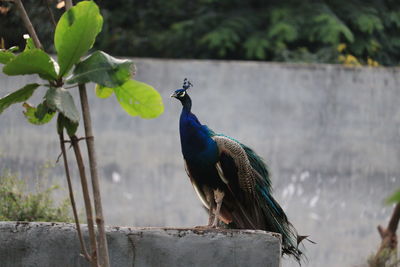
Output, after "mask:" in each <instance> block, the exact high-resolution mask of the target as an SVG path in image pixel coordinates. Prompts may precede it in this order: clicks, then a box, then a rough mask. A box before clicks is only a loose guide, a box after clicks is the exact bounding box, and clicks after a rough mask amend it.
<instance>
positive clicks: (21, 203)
mask: <svg viewBox="0 0 400 267" xmlns="http://www.w3.org/2000/svg"><path fill="white" fill-rule="evenodd" d="M56 189H58V187H57V186H51V187H49V188H45V189H41V188H37V189H36V190H34V191H33V192H29V191H28V189H27V186H26V184H25V182H24V181H22V180H20V179H18V177H17V176H16V175H14V174H11V173H10V172H8V171H3V173H2V174H1V175H0V221H29V222H30V221H41V222H72V221H73V220H72V218H71V217H70V203H69V200H68V199H65V200H64V201H62V202H61V203H59V204H56V203H55V202H54V200H53V198H52V193H53V192H54V190H56Z"/></svg>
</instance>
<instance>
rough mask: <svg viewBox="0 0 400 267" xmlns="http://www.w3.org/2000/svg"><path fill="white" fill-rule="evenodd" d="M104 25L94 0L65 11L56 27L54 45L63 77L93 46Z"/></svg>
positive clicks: (80, 3)
mask: <svg viewBox="0 0 400 267" xmlns="http://www.w3.org/2000/svg"><path fill="white" fill-rule="evenodd" d="M102 26H103V17H102V16H101V15H100V11H99V7H98V6H97V5H96V4H95V2H94V1H82V2H79V3H78V4H77V5H76V6H74V7H72V8H71V9H69V10H68V11H67V12H65V13H64V14H63V15H62V16H61V18H60V20H59V22H58V24H57V27H56V32H55V34H54V45H55V48H56V51H57V56H58V63H59V64H60V73H59V76H60V77H62V76H64V75H65V74H66V73H68V71H69V70H70V69H71V68H72V66H73V65H74V64H75V63H76V62H78V61H79V59H80V58H81V57H82V56H83V55H85V54H86V52H87V51H88V50H89V49H90V48H91V47H92V46H93V44H94V42H95V40H96V36H97V34H98V33H99V32H100V31H101V28H102Z"/></svg>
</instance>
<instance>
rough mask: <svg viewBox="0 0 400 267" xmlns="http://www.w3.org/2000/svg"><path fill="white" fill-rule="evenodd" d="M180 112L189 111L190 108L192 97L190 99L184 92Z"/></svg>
mask: <svg viewBox="0 0 400 267" xmlns="http://www.w3.org/2000/svg"><path fill="white" fill-rule="evenodd" d="M181 103H182V112H185V113H190V111H191V109H192V99H190V97H189V95H188V94H186V95H185V96H184V97H183V98H182V99H181Z"/></svg>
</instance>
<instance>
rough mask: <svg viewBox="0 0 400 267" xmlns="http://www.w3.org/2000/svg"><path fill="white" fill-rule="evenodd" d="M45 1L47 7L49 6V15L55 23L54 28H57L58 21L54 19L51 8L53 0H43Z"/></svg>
mask: <svg viewBox="0 0 400 267" xmlns="http://www.w3.org/2000/svg"><path fill="white" fill-rule="evenodd" d="M43 1H45V2H46V8H47V11H48V12H49V16H50V19H51V22H52V23H53V26H54V28H56V26H57V22H56V20H55V19H54V14H53V11H52V10H51V8H50V2H51V0H43Z"/></svg>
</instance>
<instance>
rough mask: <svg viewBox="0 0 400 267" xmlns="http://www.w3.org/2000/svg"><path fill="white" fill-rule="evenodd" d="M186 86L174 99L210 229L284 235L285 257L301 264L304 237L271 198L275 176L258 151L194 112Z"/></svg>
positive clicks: (184, 147)
mask: <svg viewBox="0 0 400 267" xmlns="http://www.w3.org/2000/svg"><path fill="white" fill-rule="evenodd" d="M192 86H193V85H192V83H191V82H190V81H188V80H187V79H185V80H184V82H183V86H182V88H181V89H178V90H176V91H175V92H174V93H173V94H172V95H171V97H174V98H176V99H178V100H179V101H180V102H181V103H182V112H181V115H180V120H179V131H180V141H181V149H182V154H183V158H184V163H185V169H186V172H187V175H188V176H189V178H190V181H191V183H192V185H193V187H194V190H195V192H196V193H197V195H198V197H199V198H200V200H201V202H202V203H203V205H204V206H205V207H206V208H207V210H208V213H209V217H208V225H207V226H208V227H212V228H217V227H218V226H219V225H221V224H224V225H227V227H228V228H235V229H261V230H266V231H271V232H276V233H280V234H281V236H282V253H283V254H287V255H290V256H293V257H294V258H295V259H296V260H297V261H299V262H300V258H301V256H302V252H301V250H300V249H299V248H298V244H299V242H301V240H302V239H304V238H305V237H304V236H299V235H298V234H297V232H296V230H295V228H294V227H293V226H292V224H291V223H290V222H289V220H288V218H287V216H286V214H285V212H284V211H283V209H282V208H281V207H280V205H279V204H278V203H277V201H276V200H275V199H274V198H273V197H272V194H271V193H272V188H271V181H270V174H269V171H268V168H267V166H266V164H265V163H264V161H263V159H262V158H261V157H260V156H258V155H257V154H256V153H255V152H254V150H252V149H251V148H249V147H248V146H246V145H244V144H242V143H241V142H239V141H237V140H236V139H234V138H232V137H229V136H227V135H223V134H218V133H215V132H214V131H213V130H211V129H210V128H208V127H207V126H206V125H203V124H201V123H200V121H199V120H198V119H197V117H196V115H194V114H193V113H192V112H191V108H192V100H191V98H190V97H189V95H188V93H187V90H188V89H189V88H190V87H192Z"/></svg>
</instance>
